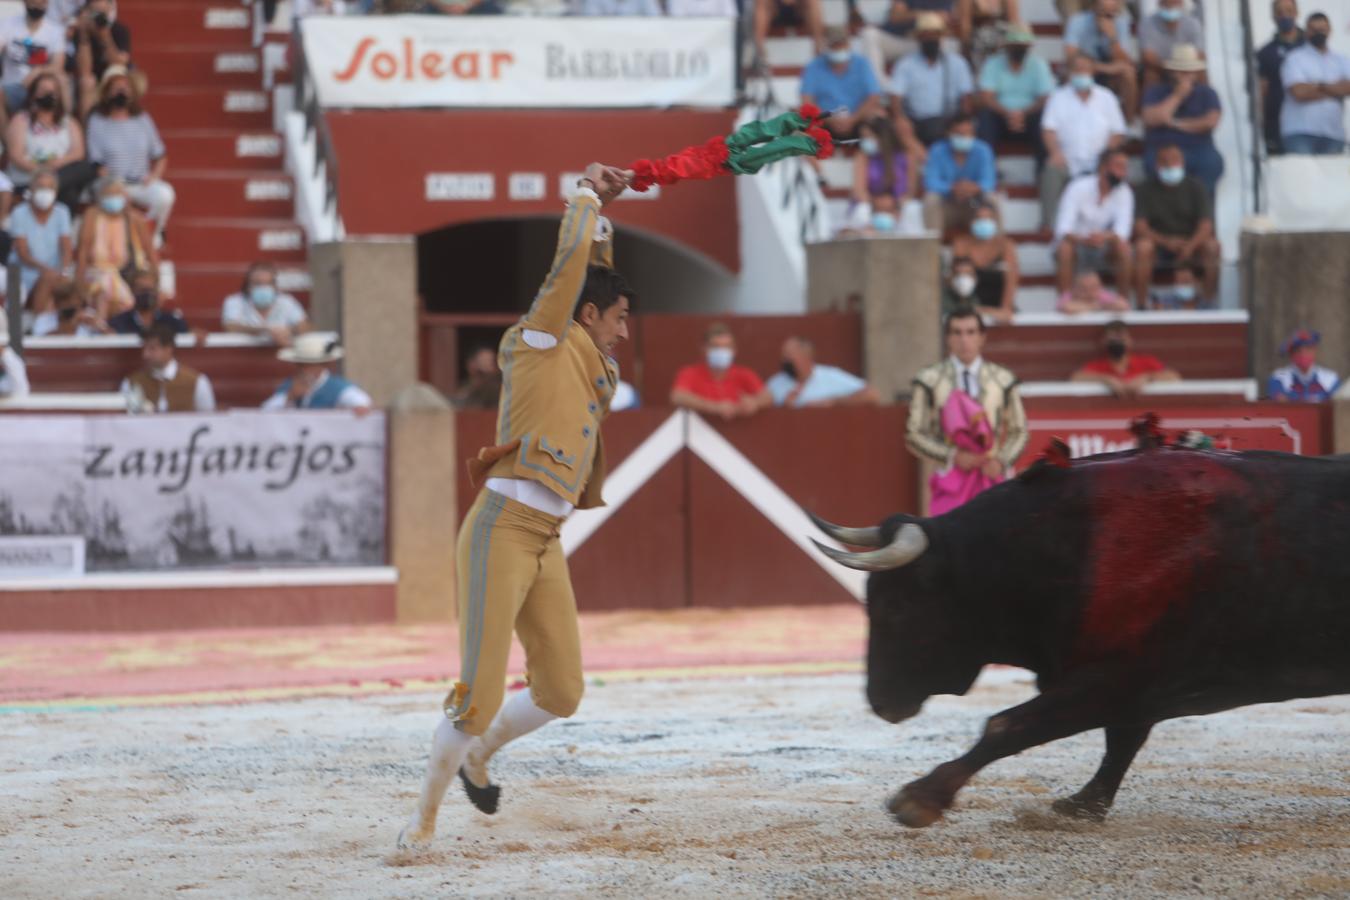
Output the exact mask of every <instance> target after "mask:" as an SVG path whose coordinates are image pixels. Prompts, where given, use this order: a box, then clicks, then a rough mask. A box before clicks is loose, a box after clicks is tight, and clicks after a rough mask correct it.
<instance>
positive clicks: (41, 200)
mask: <svg viewBox="0 0 1350 900" xmlns="http://www.w3.org/2000/svg"><path fill="white" fill-rule="evenodd" d="M55 202H56V191H55V190H53V189H52V188H37V189H36V190H34V191H33V205H34V206H36V207H37V208H38V209H51V208H52V204H53V203H55Z"/></svg>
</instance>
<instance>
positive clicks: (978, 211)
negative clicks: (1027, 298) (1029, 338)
mask: <svg viewBox="0 0 1350 900" xmlns="http://www.w3.org/2000/svg"><path fill="white" fill-rule="evenodd" d="M952 256H953V261H952V269H953V271H955V269H956V260H957V259H959V258H965V259H967V260H969V261H970V263H971V266H972V268H973V269H974V272H975V290H974V292H973V299H972V297H971V296H963V297H962V298H961V299H962V301H963V302H964V303H967V304H970V303H973V304H974V305H975V306H976V307H977V308H978V310H979V312H981V313H982V314H985V315H988V316H992V317H993V319H994V320H995V321H996V322H1001V323H1005V324H1006V323H1008V322H1011V321H1012V317H1013V314H1014V313H1015V312H1017V309H1016V307H1015V306H1014V305H1013V304H1014V301H1015V299H1016V297H1017V288H1018V286H1019V285H1020V283H1021V273H1020V270H1019V268H1018V263H1017V244H1016V242H1014V241H1013V239H1012V238H1010V237H1008V235H1006V234H1004V233H1003V231H1002V229H1000V228H999V225H998V214H997V213H996V211H995V210H994V207H993V206H992V205H991V204H989V203H980V204H979V205H977V206H976V207H975V218H974V219H972V220H971V222H970V231H969V232H967V233H962V234H959V235H957V237H956V240H955V241H954V242H953V243H952Z"/></svg>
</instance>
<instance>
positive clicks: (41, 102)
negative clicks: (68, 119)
mask: <svg viewBox="0 0 1350 900" xmlns="http://www.w3.org/2000/svg"><path fill="white" fill-rule="evenodd" d="M33 105H34V106H36V107H37V108H38V109H56V95H55V94H43V95H42V96H40V97H34V98H33Z"/></svg>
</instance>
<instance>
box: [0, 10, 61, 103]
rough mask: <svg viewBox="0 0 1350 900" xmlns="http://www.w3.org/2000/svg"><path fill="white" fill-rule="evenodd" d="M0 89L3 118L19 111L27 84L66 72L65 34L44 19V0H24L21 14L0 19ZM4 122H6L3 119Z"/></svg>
mask: <svg viewBox="0 0 1350 900" xmlns="http://www.w3.org/2000/svg"><path fill="white" fill-rule="evenodd" d="M0 53H3V54H4V58H3V65H0V89H3V90H4V94H5V110H4V114H5V115H4V116H0V118H4V117H5V116H8V115H12V114H13V113H16V112H18V111H19V110H20V109H23V104H24V100H26V99H27V97H28V85H29V84H30V83H32V81H33V79H34V78H36V77H37V76H38V75H39V74H41V73H43V72H51V73H52V74H54V75H56V77H58V78H63V77H64V74H65V71H66V33H65V31H64V30H63V29H62V28H61V26H59V25H57V24H56V23H54V22H52V21H50V20H48V19H47V0H24V3H23V11H22V12H20V13H19V14H18V15H14V16H10V17H9V18H7V19H4V20H0ZM6 120H7V119H6Z"/></svg>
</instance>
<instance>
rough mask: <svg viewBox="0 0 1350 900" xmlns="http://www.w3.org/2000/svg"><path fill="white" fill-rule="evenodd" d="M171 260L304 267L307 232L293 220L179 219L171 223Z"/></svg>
mask: <svg viewBox="0 0 1350 900" xmlns="http://www.w3.org/2000/svg"><path fill="white" fill-rule="evenodd" d="M168 234H169V244H170V246H169V250H170V254H169V255H170V258H171V259H172V260H173V261H174V264H175V266H178V265H183V264H185V263H221V264H236V265H247V264H248V263H250V262H253V261H255V260H259V259H270V260H272V261H274V262H278V263H282V262H286V263H298V264H303V263H304V262H305V259H306V247H305V233H304V229H302V228H301V227H300V226H299V225H296V224H295V222H293V221H292V220H290V219H207V218H199V219H197V218H179V217H178V216H176V215H175V216H174V218H173V220H172V221H171V222H170V223H169V232H168Z"/></svg>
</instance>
